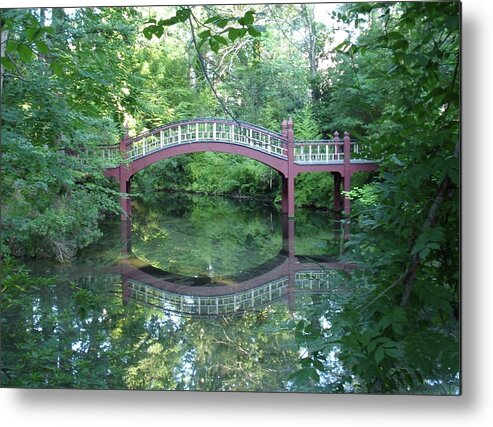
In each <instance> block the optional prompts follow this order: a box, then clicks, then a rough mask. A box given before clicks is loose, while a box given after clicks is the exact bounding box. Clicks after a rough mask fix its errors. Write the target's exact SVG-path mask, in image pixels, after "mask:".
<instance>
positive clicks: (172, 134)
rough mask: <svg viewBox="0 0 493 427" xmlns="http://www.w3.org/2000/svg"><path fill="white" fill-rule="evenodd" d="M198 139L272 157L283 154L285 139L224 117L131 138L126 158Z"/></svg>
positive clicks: (180, 124) (163, 128) (165, 127)
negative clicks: (240, 147) (236, 146)
mask: <svg viewBox="0 0 493 427" xmlns="http://www.w3.org/2000/svg"><path fill="white" fill-rule="evenodd" d="M200 142H224V143H230V144H238V145H243V146H247V147H250V148H253V149H255V150H259V151H263V152H265V153H268V154H271V155H274V156H278V157H283V158H286V157H287V149H286V144H285V140H284V139H283V136H282V135H281V134H276V133H275V132H271V131H268V130H266V129H263V128H260V127H256V126H252V125H249V124H246V123H242V122H238V123H236V122H233V121H228V120H225V119H207V120H206V119H202V120H197V121H188V122H178V123H173V124H171V125H168V126H164V127H161V128H157V129H155V130H153V131H150V132H146V133H144V134H141V135H138V136H136V137H134V138H131V139H129V140H128V141H127V143H126V145H127V151H128V153H129V154H128V158H129V159H130V160H133V159H137V158H139V157H143V156H145V155H147V154H150V153H152V152H155V151H158V150H161V149H163V148H166V147H169V146H173V145H180V144H193V143H200Z"/></svg>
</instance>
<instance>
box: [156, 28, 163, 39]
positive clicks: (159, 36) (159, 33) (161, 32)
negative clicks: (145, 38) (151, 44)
mask: <svg viewBox="0 0 493 427" xmlns="http://www.w3.org/2000/svg"><path fill="white" fill-rule="evenodd" d="M163 33H164V27H162V26H158V25H157V26H156V27H155V28H154V35H155V36H156V37H157V38H158V39H159V38H161V36H162V35H163Z"/></svg>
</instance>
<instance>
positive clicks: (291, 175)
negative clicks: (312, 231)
mask: <svg viewBox="0 0 493 427" xmlns="http://www.w3.org/2000/svg"><path fill="white" fill-rule="evenodd" d="M284 123H285V122H283V127H285V134H286V141H287V144H288V147H287V148H288V177H287V181H288V182H287V184H288V185H287V187H288V188H287V199H288V200H287V205H288V217H289V218H294V200H295V194H294V191H295V190H294V179H295V171H294V130H293V120H292V119H291V118H289V120H288V121H287V122H286V124H284Z"/></svg>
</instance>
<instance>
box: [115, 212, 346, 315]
mask: <svg viewBox="0 0 493 427" xmlns="http://www.w3.org/2000/svg"><path fill="white" fill-rule="evenodd" d="M282 224H283V249H282V251H281V254H280V255H282V257H281V262H280V263H278V265H277V266H276V267H274V268H273V269H271V270H270V271H268V272H265V273H263V274H260V275H257V276H256V277H251V278H248V279H246V280H241V281H239V282H237V283H233V284H229V285H225V286H192V285H190V284H183V283H178V282H175V281H170V280H164V279H163V278H162V276H163V275H162V274H161V275H160V274H153V272H152V271H151V272H149V269H146V268H142V266H140V267H139V266H138V265H136V263H135V259H134V258H128V255H129V254H131V224H130V222H129V221H123V222H122V224H121V237H122V242H123V253H124V259H123V260H122V261H121V262H120V263H119V265H116V266H114V267H111V268H110V269H109V271H108V273H109V274H110V275H111V276H113V277H114V278H115V279H116V278H117V277H119V279H120V281H121V283H122V297H123V301H124V303H128V302H129V301H131V300H132V301H135V302H137V303H138V304H143V305H146V306H149V307H153V308H156V309H158V310H162V311H164V312H170V313H178V314H180V315H183V316H231V315H241V314H243V313H245V312H247V311H252V310H257V309H260V308H262V307H265V306H268V305H270V304H272V303H274V302H277V301H279V302H283V303H285V304H287V305H288V306H289V308H290V309H291V310H294V308H295V302H296V297H297V296H300V295H302V294H330V293H333V292H338V291H343V290H344V286H345V284H344V274H343V273H342V272H344V271H349V270H350V269H351V265H350V264H348V263H341V262H331V261H329V260H324V259H319V260H318V261H314V260H311V259H308V258H306V257H297V256H295V251H294V248H295V233H294V228H295V221H292V220H288V218H287V216H284V219H283V222H282ZM144 267H146V266H144ZM147 267H148V266H147ZM162 273H165V272H162Z"/></svg>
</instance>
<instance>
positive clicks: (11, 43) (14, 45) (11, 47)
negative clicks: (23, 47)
mask: <svg viewBox="0 0 493 427" xmlns="http://www.w3.org/2000/svg"><path fill="white" fill-rule="evenodd" d="M18 48H19V42H18V41H17V40H8V41H7V44H6V45H5V51H6V52H16V51H17V49H18Z"/></svg>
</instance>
